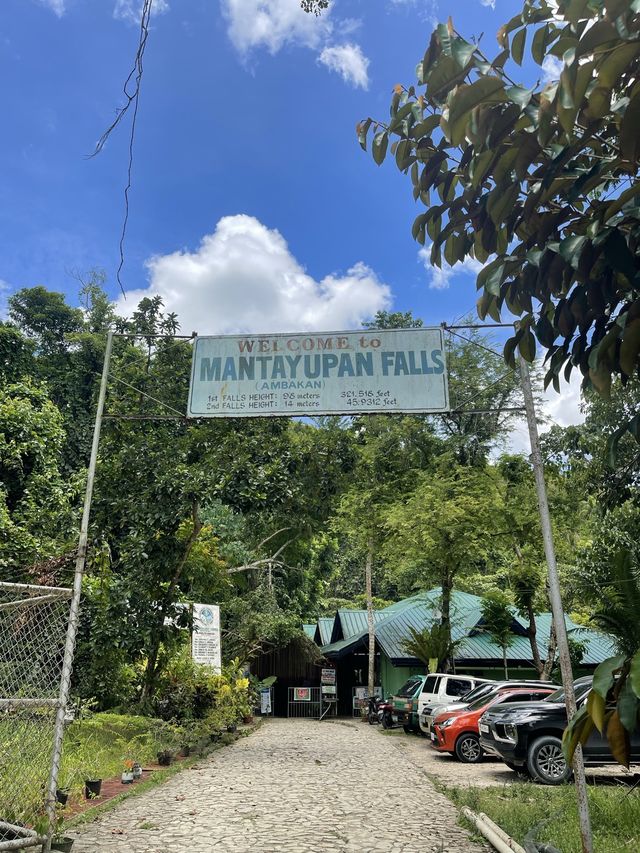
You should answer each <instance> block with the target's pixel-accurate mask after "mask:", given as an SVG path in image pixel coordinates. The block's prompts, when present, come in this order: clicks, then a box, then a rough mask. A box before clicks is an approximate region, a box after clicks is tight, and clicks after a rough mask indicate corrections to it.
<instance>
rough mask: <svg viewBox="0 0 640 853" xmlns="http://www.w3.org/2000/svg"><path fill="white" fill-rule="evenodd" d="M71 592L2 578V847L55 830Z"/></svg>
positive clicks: (22, 844)
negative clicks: (52, 783)
mask: <svg viewBox="0 0 640 853" xmlns="http://www.w3.org/2000/svg"><path fill="white" fill-rule="evenodd" d="M70 598H71V590H70V589H60V588H55V587H43V586H33V585H27V584H15V583H5V582H0V851H4V850H19V849H22V848H26V847H36V846H39V845H41V844H42V843H43V841H44V840H45V837H46V836H47V835H48V833H49V824H48V818H47V811H46V805H47V804H46V800H47V783H48V779H49V774H50V772H51V763H52V749H53V735H54V725H55V720H56V711H57V708H58V695H59V691H60V675H61V672H62V660H63V656H64V643H65V636H66V632H67V623H68V619H69V600H70Z"/></svg>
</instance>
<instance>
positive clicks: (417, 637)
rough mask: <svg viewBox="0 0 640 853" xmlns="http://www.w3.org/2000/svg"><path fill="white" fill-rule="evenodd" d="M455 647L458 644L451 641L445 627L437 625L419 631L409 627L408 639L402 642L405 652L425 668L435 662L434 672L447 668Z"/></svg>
mask: <svg viewBox="0 0 640 853" xmlns="http://www.w3.org/2000/svg"><path fill="white" fill-rule="evenodd" d="M457 645H459V642H454V641H452V639H451V634H450V632H449V631H448V630H447V627H446V626H445V625H441V624H437V623H436V624H434V625H431V627H430V628H423V629H422V630H421V631H416V629H415V628H412V627H409V638H408V639H405V640H403V641H402V648H403V649H404V650H405V652H407V653H408V654H410V655H412V656H413V657H414V658H418V660H421V661H422V662H423V664H424V665H425V666H426V667H428V666H430V664H431V661H434V660H435V661H437V664H436V670H435V672H442V669H443V668H444V667H445V666H447V663H448V661H450V660H451V659H452V658H453V655H454V652H455V648H456V646H457Z"/></svg>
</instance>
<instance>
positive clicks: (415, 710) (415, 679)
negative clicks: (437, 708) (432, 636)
mask: <svg viewBox="0 0 640 853" xmlns="http://www.w3.org/2000/svg"><path fill="white" fill-rule="evenodd" d="M484 681H486V679H483V678H476V677H475V676H472V675H453V674H450V673H441V672H434V673H431V674H430V675H412V676H411V678H409V679H408V680H407V681H405V683H404V684H403V685H402V687H401V688H400V690H399V691H398V693H397V694H396V695H395V696H393V697H392V701H393V707H394V710H395V711H396V713H397V714H398V718H399V720H400V722H401V723H402V725H403V728H404V730H405V732H412V731H414V732H419V731H420V725H419V717H420V713H421V712H422V709H423V708H424V707H425V706H426V705H429V704H432V703H435V702H437V701H438V700H440V701H443V702H452V701H456V700H459V699H461V698H462V697H463V696H464V695H465V694H466V693H468V692H469V691H470V690H472V689H473V688H474V687H476V685H478V684H481V683H483V682H484Z"/></svg>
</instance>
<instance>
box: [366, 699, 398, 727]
mask: <svg viewBox="0 0 640 853" xmlns="http://www.w3.org/2000/svg"><path fill="white" fill-rule="evenodd" d="M368 720H369V725H371V726H374V725H376V724H378V723H379V724H380V725H381V726H382V728H383V729H393V728H395V727H396V726H399V725H400V723H399V722H398V715H397V713H396V712H395V710H394V708H393V705H392V704H391V702H389V701H388V700H387V699H383V698H382V697H381V696H373V697H372V698H371V699H369V712H368Z"/></svg>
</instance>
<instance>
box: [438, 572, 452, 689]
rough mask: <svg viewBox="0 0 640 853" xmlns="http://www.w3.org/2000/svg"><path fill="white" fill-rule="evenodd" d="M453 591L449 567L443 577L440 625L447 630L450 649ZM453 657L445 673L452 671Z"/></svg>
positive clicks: (447, 660) (444, 670) (444, 668)
mask: <svg viewBox="0 0 640 853" xmlns="http://www.w3.org/2000/svg"><path fill="white" fill-rule="evenodd" d="M452 589H453V575H452V573H451V572H450V570H449V568H448V567H447V568H446V569H445V571H444V572H443V575H442V602H441V608H440V609H441V612H442V616H441V617H440V624H441V625H442V626H443V627H445V628H446V629H447V641H448V645H449V647H450V646H451V591H452ZM451 664H452V661H451V655H450V654H448V655H447V657H446V659H445V661H444V663H443V666H442V669H443V672H449V670H450V669H451Z"/></svg>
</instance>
